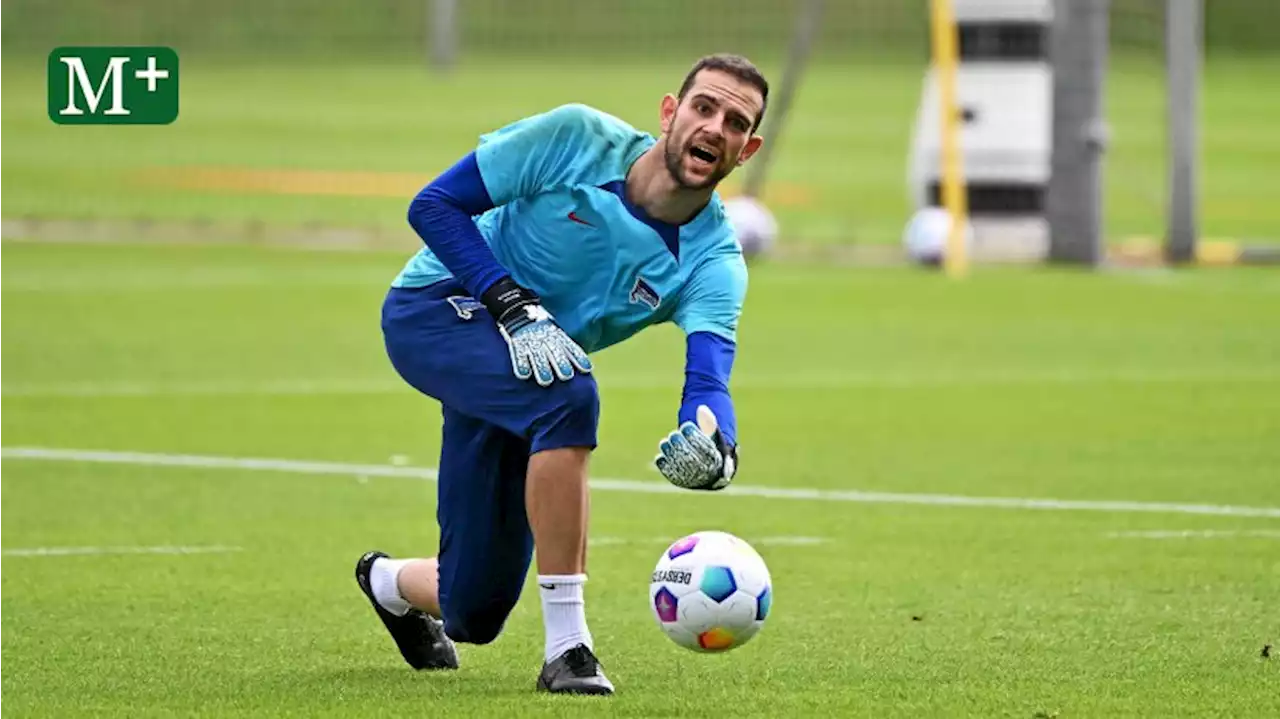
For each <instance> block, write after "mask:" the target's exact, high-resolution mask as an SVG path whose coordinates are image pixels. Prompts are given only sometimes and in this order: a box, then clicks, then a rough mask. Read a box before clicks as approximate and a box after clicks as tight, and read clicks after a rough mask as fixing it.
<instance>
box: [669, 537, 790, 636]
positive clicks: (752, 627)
mask: <svg viewBox="0 0 1280 719" xmlns="http://www.w3.org/2000/svg"><path fill="white" fill-rule="evenodd" d="M772 606H773V582H772V580H771V579H770V578H769V568H768V567H766V566H765V563H764V559H762V558H761V557H760V555H759V554H758V553H757V552H756V550H755V549H753V548H752V547H751V545H750V544H747V543H746V542H744V541H743V540H741V539H739V538H737V537H735V536H733V535H732V534H728V533H726V532H696V533H694V534H690V535H689V536H687V537H684V538H682V539H679V540H677V541H676V542H675V543H673V544H672V545H671V546H669V547H667V549H666V551H664V552H663V553H662V557H661V558H660V559H659V560H658V566H657V567H655V568H654V570H653V577H652V578H651V579H650V582H649V608H650V609H652V610H653V616H654V618H655V619H657V620H658V626H659V627H661V628H662V631H663V633H665V634H666V635H667V636H668V637H670V638H671V641H673V642H675V643H676V644H679V645H680V646H682V647H685V648H686V649H692V650H694V651H697V652H725V651H728V650H730V649H735V648H737V647H740V646H742V645H743V644H746V643H747V642H748V641H749V640H750V639H751V638H752V637H754V636H755V635H756V632H758V631H760V627H762V626H764V621H765V619H766V618H767V617H768V616H769V610H770V608H772Z"/></svg>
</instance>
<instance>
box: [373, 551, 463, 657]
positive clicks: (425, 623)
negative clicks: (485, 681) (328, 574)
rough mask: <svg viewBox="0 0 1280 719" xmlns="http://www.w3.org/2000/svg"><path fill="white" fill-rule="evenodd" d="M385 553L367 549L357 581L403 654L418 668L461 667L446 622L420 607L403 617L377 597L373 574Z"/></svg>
mask: <svg viewBox="0 0 1280 719" xmlns="http://www.w3.org/2000/svg"><path fill="white" fill-rule="evenodd" d="M385 556H387V555H386V554H383V553H382V552H366V553H365V554H364V556H362V557H360V561H358V562H356V583H357V584H359V585H360V591H362V592H364V595H365V596H366V597H368V598H369V603H370V604H372V605H373V611H375V612H377V613H378V618H379V619H381V620H382V623H383V625H385V626H386V628H387V631H388V632H389V633H390V634H391V638H392V639H394V640H395V641H396V646H397V647H399V649H400V654H401V655H402V656H404V660H405V661H406V662H408V663H409V666H411V667H413V668H414V669H457V668H458V650H457V648H456V647H454V646H453V641H452V640H450V639H449V637H447V636H445V633H444V623H443V622H441V621H440V620H438V619H436V618H434V617H432V616H430V615H428V614H427V613H426V612H421V611H419V610H417V609H410V610H409V612H408V613H407V614H405V615H404V616H403V617H397V616H396V615H394V614H392V613H391V612H388V611H387V610H385V609H383V608H382V605H381V604H378V600H377V599H375V598H374V596H373V584H372V583H371V582H370V581H369V574H370V572H372V571H373V563H374V561H375V560H377V559H380V558H382V557H385Z"/></svg>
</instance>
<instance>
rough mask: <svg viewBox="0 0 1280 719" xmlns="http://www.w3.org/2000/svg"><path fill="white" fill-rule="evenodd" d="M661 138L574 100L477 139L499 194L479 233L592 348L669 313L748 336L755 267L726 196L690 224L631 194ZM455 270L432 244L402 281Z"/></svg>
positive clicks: (483, 166)
mask: <svg viewBox="0 0 1280 719" xmlns="http://www.w3.org/2000/svg"><path fill="white" fill-rule="evenodd" d="M655 142H657V140H656V139H655V138H654V137H653V136H652V135H649V134H647V133H644V132H640V131H638V130H636V129H634V128H633V127H631V126H630V125H628V124H626V123H625V122H623V121H621V120H619V119H617V118H615V117H613V116H611V115H608V114H606V113H603V112H600V111H598V110H595V109H592V108H590V107H587V106H585V105H576V104H575V105H564V106H562V107H559V108H556V109H554V110H551V111H550V112H546V113H543V114H541V115H535V116H533V117H529V118H525V119H523V120H520V121H518V122H516V123H513V124H511V125H508V126H507V127H504V128H502V129H500V130H497V131H495V132H492V133H489V134H487V135H484V136H483V137H482V138H481V141H480V145H479V146H478V147H477V149H476V153H475V155H476V162H477V165H478V166H479V169H480V174H481V176H482V178H483V181H484V185H485V187H486V188H487V190H488V193H489V196H490V198H491V199H492V200H493V204H494V205H495V207H494V208H493V209H492V210H489V211H488V212H486V213H484V214H483V215H480V216H479V217H478V218H476V219H475V222H476V225H477V227H478V228H479V230H480V234H481V235H482V236H483V237H484V239H485V242H486V243H488V245H489V247H490V248H491V250H492V251H493V254H494V256H495V257H496V258H497V259H498V262H500V263H501V264H502V266H503V267H504V268H506V269H507V271H509V272H510V273H511V276H512V278H513V279H514V280H515V281H516V282H517V283H518V284H520V285H521V286H523V287H526V288H528V289H530V290H532V291H534V292H536V293H537V294H538V295H539V297H541V299H542V304H543V306H544V307H546V308H547V310H548V311H550V312H551V314H552V315H553V316H554V317H555V320H556V323H557V324H558V325H560V327H561V328H563V329H564V330H565V332H567V333H568V334H569V336H571V337H572V338H573V339H574V340H575V341H576V342H577V343H578V344H579V345H581V346H582V348H583V349H584V350H586V351H587V352H595V351H598V350H601V349H604V348H606V347H609V346H610V345H613V344H616V343H618V342H621V341H623V340H625V339H627V338H628V337H631V336H632V335H634V334H635V333H636V332H639V331H640V330H642V329H644V328H645V327H648V326H650V325H654V324H658V323H661V322H667V321H672V322H674V323H675V324H676V325H677V326H679V327H680V328H681V329H682V330H683V331H684V332H685V333H686V334H693V333H695V332H710V333H712V334H715V335H718V336H720V337H722V338H724V339H726V340H729V341H730V342H736V339H737V338H736V334H737V327H738V318H739V316H740V314H741V312H742V305H743V300H744V298H745V295H746V288H747V270H746V264H745V262H744V261H743V257H742V250H741V247H740V246H739V244H738V241H737V239H736V238H735V237H734V233H733V229H732V227H731V226H730V224H729V222H728V220H727V218H726V217H725V213H724V207H723V205H722V204H721V203H720V199H719V197H718V196H716V195H714V194H713V196H712V199H711V202H710V203H709V204H708V205H707V206H706V207H705V208H704V209H703V210H702V211H701V212H700V213H698V215H697V216H696V217H694V218H693V219H692V220H690V221H689V222H687V223H685V224H683V225H680V226H679V227H675V226H672V225H667V224H665V223H661V222H658V221H656V220H653V219H651V218H648V217H647V216H646V215H645V213H644V211H643V210H641V209H640V208H638V207H635V206H634V205H631V204H630V203H629V202H627V201H626V199H625V182H626V176H627V171H628V170H629V169H630V167H631V165H632V163H634V162H635V161H636V159H637V158H639V157H640V155H642V154H643V153H644V152H645V150H647V149H649V148H650V147H652V146H653V145H654V143H655ZM450 276H451V275H450V272H449V271H448V270H447V269H446V268H445V266H444V265H443V263H441V262H440V260H439V259H438V258H437V257H436V256H435V254H434V253H433V252H432V251H431V250H430V249H429V248H425V247H424V248H423V249H422V250H420V251H419V252H418V253H417V254H416V255H415V256H414V257H413V258H412V259H410V261H409V262H408V264H407V265H406V266H405V268H404V269H403V271H401V273H400V274H399V276H397V277H396V279H395V281H394V282H393V283H392V284H393V285H394V286H396V287H423V286H426V285H430V284H433V283H436V282H439V281H441V280H444V279H448V278H449V277H450Z"/></svg>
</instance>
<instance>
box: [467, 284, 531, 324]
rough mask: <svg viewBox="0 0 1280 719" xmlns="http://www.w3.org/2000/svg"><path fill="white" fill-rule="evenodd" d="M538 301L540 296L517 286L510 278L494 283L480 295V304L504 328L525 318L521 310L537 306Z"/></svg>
mask: <svg viewBox="0 0 1280 719" xmlns="http://www.w3.org/2000/svg"><path fill="white" fill-rule="evenodd" d="M538 301H539V298H538V295H536V294H534V293H533V292H532V291H531V290H527V289H525V288H523V287H521V286H520V285H517V284H516V282H515V280H513V279H511V277H509V276H508V277H503V278H502V279H500V280H498V281H497V282H495V283H493V286H492V287H490V288H489V289H487V290H485V291H484V294H482V295H480V304H482V305H484V308H485V309H486V310H488V311H489V314H490V315H492V316H493V318H494V319H495V320H497V321H498V324H501V325H503V326H506V325H507V324H509V323H511V322H512V321H513V320H517V319H518V318H521V317H523V316H524V313H522V312H520V311H519V310H520V308H522V307H526V306H528V305H536V304H538Z"/></svg>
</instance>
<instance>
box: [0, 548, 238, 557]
mask: <svg viewBox="0 0 1280 719" xmlns="http://www.w3.org/2000/svg"><path fill="white" fill-rule="evenodd" d="M239 551H241V549H240V547H223V546H219V545H213V546H197V547H182V546H177V547H169V546H163V547H24V548H19V549H6V550H4V556H6V557H81V556H92V555H100V554H225V553H227V552H239Z"/></svg>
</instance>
